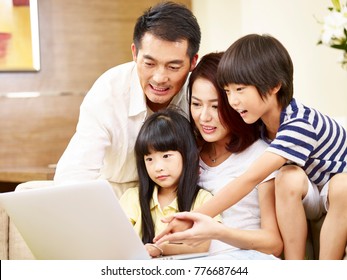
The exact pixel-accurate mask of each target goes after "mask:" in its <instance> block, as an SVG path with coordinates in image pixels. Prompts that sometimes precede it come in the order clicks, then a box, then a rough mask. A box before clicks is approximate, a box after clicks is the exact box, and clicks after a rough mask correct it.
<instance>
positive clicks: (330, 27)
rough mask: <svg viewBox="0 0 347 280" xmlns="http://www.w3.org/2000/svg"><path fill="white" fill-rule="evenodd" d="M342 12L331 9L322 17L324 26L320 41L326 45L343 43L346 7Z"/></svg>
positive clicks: (346, 21) (346, 17)
mask: <svg viewBox="0 0 347 280" xmlns="http://www.w3.org/2000/svg"><path fill="white" fill-rule="evenodd" d="M343 10H344V11H345V14H343V13H342V12H343V11H342V12H341V13H340V12H337V11H332V12H331V13H330V14H328V15H327V16H326V17H325V18H324V26H323V32H322V36H321V39H322V43H323V44H324V45H327V46H331V45H339V44H341V43H343V41H344V40H346V38H345V32H344V29H347V16H345V15H347V8H346V7H345V8H344V9H343Z"/></svg>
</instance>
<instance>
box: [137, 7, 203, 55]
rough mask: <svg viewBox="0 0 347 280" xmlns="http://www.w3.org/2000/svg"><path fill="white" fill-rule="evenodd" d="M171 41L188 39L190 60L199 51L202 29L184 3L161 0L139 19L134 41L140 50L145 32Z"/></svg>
mask: <svg viewBox="0 0 347 280" xmlns="http://www.w3.org/2000/svg"><path fill="white" fill-rule="evenodd" d="M147 32H149V33H151V34H152V35H154V36H156V37H158V38H160V39H163V40H166V41H170V42H177V41H181V40H187V41H188V56H189V57H190V60H192V59H193V57H194V56H195V55H196V54H197V53H198V51H199V47H200V41H201V31H200V27H199V24H198V22H197V20H196V17H195V16H194V15H193V13H192V12H191V11H190V10H189V9H188V8H187V7H186V6H184V5H183V4H179V3H174V2H160V3H158V4H157V5H155V6H153V7H151V8H149V9H148V10H147V11H145V12H144V14H143V15H142V16H140V17H139V18H138V19H137V22H136V24H135V28H134V34H133V41H134V44H135V46H136V50H137V51H138V50H139V49H140V48H141V41H142V38H143V36H144V35H145V33H147Z"/></svg>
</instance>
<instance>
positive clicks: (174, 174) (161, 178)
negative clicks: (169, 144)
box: [144, 150, 183, 191]
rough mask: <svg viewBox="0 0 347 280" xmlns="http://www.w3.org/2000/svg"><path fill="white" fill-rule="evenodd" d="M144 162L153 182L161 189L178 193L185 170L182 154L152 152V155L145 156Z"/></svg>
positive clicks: (175, 152)
mask: <svg viewBox="0 0 347 280" xmlns="http://www.w3.org/2000/svg"><path fill="white" fill-rule="evenodd" d="M144 161H145V165H146V169H147V172H148V175H149V177H150V178H151V179H152V180H153V182H155V183H156V184H157V185H158V186H159V187H162V188H167V189H172V191H176V188H177V185H178V181H179V178H180V176H181V174H182V168H183V159H182V155H181V153H180V152H178V151H166V152H159V151H154V150H150V154H148V155H145V156H144Z"/></svg>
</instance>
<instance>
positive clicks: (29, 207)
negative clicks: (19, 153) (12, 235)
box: [0, 180, 207, 260]
mask: <svg viewBox="0 0 347 280" xmlns="http://www.w3.org/2000/svg"><path fill="white" fill-rule="evenodd" d="M0 206H1V207H2V208H4V209H5V210H6V212H7V213H8V215H9V216H10V218H11V220H12V221H13V223H14V224H15V225H16V227H17V229H18V230H19V232H20V233H21V235H22V236H23V238H24V240H25V241H26V243H27V245H28V247H29V248H30V250H31V251H32V253H33V255H34V256H35V258H36V259H44V260H50V259H53V260H73V259H78V260H83V259H92V260H97V259H103V260H109V259H114V260H146V259H150V256H149V255H148V253H147V251H146V249H145V247H144V245H143V243H142V241H141V239H140V237H139V236H138V235H137V233H136V232H135V231H134V229H133V226H132V225H131V223H130V221H129V220H128V218H127V217H126V215H125V213H124V212H123V210H122V208H121V206H120V204H119V202H118V198H117V197H116V195H115V193H114V191H113V189H112V186H111V185H110V184H109V183H108V182H107V181H105V180H95V181H88V182H81V183H74V184H69V185H60V186H53V187H44V188H36V189H30V190H23V191H16V192H7V193H1V194H0ZM205 255H207V253H203V254H200V253H196V254H183V255H175V256H166V257H163V259H189V258H197V257H201V256H205Z"/></svg>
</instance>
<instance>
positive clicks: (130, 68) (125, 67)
mask: <svg viewBox="0 0 347 280" xmlns="http://www.w3.org/2000/svg"><path fill="white" fill-rule="evenodd" d="M135 68H136V63H135V62H134V61H130V62H126V63H123V64H119V65H117V66H114V67H112V68H110V69H108V70H106V71H105V72H104V73H103V74H102V75H101V76H100V77H99V79H103V78H105V79H106V78H111V79H112V78H114V77H117V78H118V77H120V76H130V75H132V73H134V70H135ZM99 79H98V80H99Z"/></svg>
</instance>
